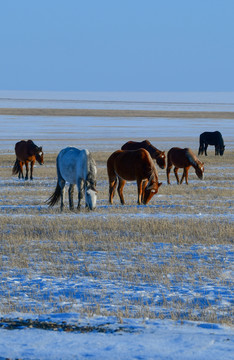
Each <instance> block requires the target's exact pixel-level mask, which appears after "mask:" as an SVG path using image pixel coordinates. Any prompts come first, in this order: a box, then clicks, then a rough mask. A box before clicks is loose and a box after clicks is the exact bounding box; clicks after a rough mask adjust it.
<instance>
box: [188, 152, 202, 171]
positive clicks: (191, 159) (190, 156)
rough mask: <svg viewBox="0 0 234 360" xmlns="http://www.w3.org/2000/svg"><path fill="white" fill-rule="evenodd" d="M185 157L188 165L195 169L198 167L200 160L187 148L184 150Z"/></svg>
mask: <svg viewBox="0 0 234 360" xmlns="http://www.w3.org/2000/svg"><path fill="white" fill-rule="evenodd" d="M186 155H187V158H188V160H189V162H190V165H191V166H192V167H193V168H194V169H197V168H199V167H200V164H201V162H200V161H199V160H198V158H197V157H196V156H195V155H194V154H193V153H192V152H191V151H189V149H187V152H186Z"/></svg>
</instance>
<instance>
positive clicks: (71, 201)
mask: <svg viewBox="0 0 234 360" xmlns="http://www.w3.org/2000/svg"><path fill="white" fill-rule="evenodd" d="M73 194H74V184H70V185H69V189H68V197H69V209H70V210H74V202H73Z"/></svg>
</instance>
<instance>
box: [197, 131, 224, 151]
mask: <svg viewBox="0 0 234 360" xmlns="http://www.w3.org/2000/svg"><path fill="white" fill-rule="evenodd" d="M208 145H214V146H215V155H221V156H222V155H223V153H224V150H225V145H224V142H223V137H222V134H221V133H220V132H219V131H214V132H208V131H206V132H204V133H202V134H201V135H200V146H199V150H198V155H200V154H201V155H203V152H204V151H205V155H206V156H207V148H208Z"/></svg>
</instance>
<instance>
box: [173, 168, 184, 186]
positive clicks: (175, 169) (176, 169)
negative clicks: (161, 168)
mask: <svg viewBox="0 0 234 360" xmlns="http://www.w3.org/2000/svg"><path fill="white" fill-rule="evenodd" d="M178 170H179V168H178V167H174V174H175V177H176V180H177V184H178V185H179V183H180V180H179V176H178ZM183 176H184V174H183V175H182V178H183Z"/></svg>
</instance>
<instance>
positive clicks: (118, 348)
mask: <svg viewBox="0 0 234 360" xmlns="http://www.w3.org/2000/svg"><path fill="white" fill-rule="evenodd" d="M40 320H43V319H40ZM54 320H56V322H58V321H60V322H62V321H66V323H71V324H72V323H77V320H76V316H74V319H73V316H72V314H70V315H69V316H64V317H63V316H56V318H55V319H54ZM78 323H79V326H80V330H77V331H75V332H71V331H60V330H55V331H53V330H51V331H49V330H40V329H33V328H30V329H28V328H26V329H24V328H22V329H17V330H4V329H2V330H0V354H1V355H0V359H1V360H2V359H5V358H8V359H25V360H26V359H35V360H36V359H41V360H48V359H50V360H60V359H66V360H70V359H90V358H91V359H105V360H109V359H113V360H115V359H116V360H117V359H136V360H139V359H159V360H161V359H162V360H163V359H167V360H168V359H172V360H175V359H180V360H188V359H190V360H192V359H194V360H220V359H225V360H232V359H233V346H234V344H233V342H234V339H233V337H234V331H233V329H230V328H229V327H225V326H220V325H214V324H206V323H194V322H185V323H183V324H181V323H177V322H174V321H169V320H167V321H165V320H157V321H149V320H145V321H144V322H142V321H141V320H126V321H124V323H123V324H120V325H117V324H116V319H112V318H93V319H92V320H89V321H88V323H89V325H88V326H87V322H85V326H86V331H85V329H83V328H82V322H81V323H80V321H79V320H78ZM97 326H99V330H96V327H97ZM88 327H89V328H88ZM92 327H93V329H92Z"/></svg>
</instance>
